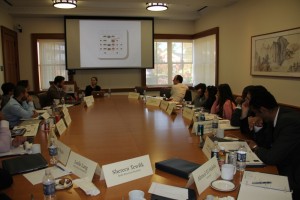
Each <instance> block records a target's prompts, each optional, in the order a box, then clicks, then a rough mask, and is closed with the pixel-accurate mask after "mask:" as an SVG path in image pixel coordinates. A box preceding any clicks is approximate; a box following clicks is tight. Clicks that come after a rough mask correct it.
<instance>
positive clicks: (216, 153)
mask: <svg viewBox="0 0 300 200" xmlns="http://www.w3.org/2000/svg"><path fill="white" fill-rule="evenodd" d="M214 144H215V145H214V147H213V149H212V150H211V158H212V157H216V158H217V160H219V145H218V141H214Z"/></svg>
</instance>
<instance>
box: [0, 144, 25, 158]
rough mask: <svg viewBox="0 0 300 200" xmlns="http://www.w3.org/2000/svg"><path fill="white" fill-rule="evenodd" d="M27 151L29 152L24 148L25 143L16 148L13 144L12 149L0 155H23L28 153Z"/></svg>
mask: <svg viewBox="0 0 300 200" xmlns="http://www.w3.org/2000/svg"><path fill="white" fill-rule="evenodd" d="M26 153H27V151H26V150H25V149H24V147H23V145H20V146H18V147H16V148H14V147H13V146H11V149H10V151H8V152H3V153H0V157H3V156H12V155H23V154H26Z"/></svg>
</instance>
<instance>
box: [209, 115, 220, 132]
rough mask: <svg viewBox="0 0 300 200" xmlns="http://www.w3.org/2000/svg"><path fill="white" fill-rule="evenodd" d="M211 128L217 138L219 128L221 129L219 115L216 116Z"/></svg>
mask: <svg viewBox="0 0 300 200" xmlns="http://www.w3.org/2000/svg"><path fill="white" fill-rule="evenodd" d="M211 127H212V133H213V135H214V136H216V135H217V132H218V127H219V119H218V116H217V115H215V116H214V118H213V120H212V124H211Z"/></svg>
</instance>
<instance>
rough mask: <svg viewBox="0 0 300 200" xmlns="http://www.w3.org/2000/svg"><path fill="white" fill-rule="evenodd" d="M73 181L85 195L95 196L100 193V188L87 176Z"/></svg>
mask: <svg viewBox="0 0 300 200" xmlns="http://www.w3.org/2000/svg"><path fill="white" fill-rule="evenodd" d="M73 183H75V184H76V185H77V186H78V187H80V188H81V189H82V190H83V191H84V192H85V194H87V195H91V196H96V195H98V194H100V190H99V189H98V188H97V187H96V186H95V185H94V184H93V183H92V182H91V181H89V180H88V179H87V178H82V179H76V180H73Z"/></svg>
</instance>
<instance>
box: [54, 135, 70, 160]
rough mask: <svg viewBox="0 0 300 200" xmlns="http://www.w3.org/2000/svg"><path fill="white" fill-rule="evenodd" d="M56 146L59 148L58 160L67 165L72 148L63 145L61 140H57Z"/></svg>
mask: <svg viewBox="0 0 300 200" xmlns="http://www.w3.org/2000/svg"><path fill="white" fill-rule="evenodd" d="M56 146H57V155H58V160H59V161H60V162H61V163H62V164H63V165H66V164H67V162H68V159H69V155H70V152H71V148H70V147H68V146H67V145H65V144H64V143H62V142H61V141H59V140H56Z"/></svg>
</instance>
